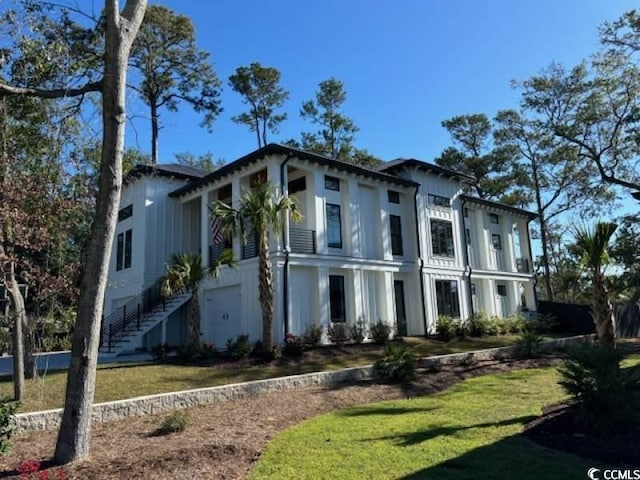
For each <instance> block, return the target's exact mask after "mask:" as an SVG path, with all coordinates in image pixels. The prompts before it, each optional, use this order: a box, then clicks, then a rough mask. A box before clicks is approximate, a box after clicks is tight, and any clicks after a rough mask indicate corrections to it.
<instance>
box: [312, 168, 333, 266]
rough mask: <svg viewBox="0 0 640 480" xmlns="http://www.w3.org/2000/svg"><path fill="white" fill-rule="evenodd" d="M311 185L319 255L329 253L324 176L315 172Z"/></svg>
mask: <svg viewBox="0 0 640 480" xmlns="http://www.w3.org/2000/svg"><path fill="white" fill-rule="evenodd" d="M310 177H311V178H310V182H309V183H310V184H311V186H312V188H313V191H312V192H311V194H312V195H313V198H314V200H313V205H314V210H315V231H316V249H317V252H318V254H320V255H326V254H327V253H329V249H328V247H327V220H326V211H325V201H324V197H325V192H324V174H323V173H321V172H318V171H317V170H314V171H313V172H312V173H311V175H310Z"/></svg>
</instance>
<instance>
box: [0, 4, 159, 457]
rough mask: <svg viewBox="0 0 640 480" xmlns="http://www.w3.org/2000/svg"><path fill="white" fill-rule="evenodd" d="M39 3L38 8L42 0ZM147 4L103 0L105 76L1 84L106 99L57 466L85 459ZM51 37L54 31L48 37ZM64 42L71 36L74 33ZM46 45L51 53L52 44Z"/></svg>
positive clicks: (35, 93)
mask: <svg viewBox="0 0 640 480" xmlns="http://www.w3.org/2000/svg"><path fill="white" fill-rule="evenodd" d="M35 5H36V7H39V5H38V3H37V2H35ZM146 6H147V2H146V0H127V1H126V3H125V5H124V8H123V9H122V10H120V6H119V2H118V0H105V8H104V55H103V57H102V58H103V62H104V63H103V68H102V76H101V78H99V79H98V80H95V79H93V78H91V79H89V80H88V81H87V79H86V77H84V79H85V82H86V83H84V84H81V85H79V86H75V85H74V86H70V84H69V77H68V76H66V75H63V81H62V82H60V83H58V85H57V86H55V87H52V88H48V87H50V86H51V85H49V84H47V85H45V87H42V86H41V85H36V86H33V85H29V84H28V83H27V84H26V85H8V84H6V83H0V96H7V95H20V96H32V97H40V98H60V97H73V96H76V97H81V96H83V95H86V94H87V93H89V92H100V93H101V99H102V102H101V106H102V124H103V129H102V135H103V141H102V161H101V164H100V177H99V189H98V196H97V201H96V216H95V221H94V223H93V227H92V230H91V237H90V238H91V240H90V243H89V246H88V249H87V250H88V252H87V253H88V255H87V258H89V259H91V260H90V261H87V262H86V264H85V267H84V270H83V274H82V280H81V295H80V301H79V306H78V315H77V322H76V325H75V328H74V332H73V337H72V349H71V364H70V367H69V375H68V378H67V387H66V394H65V406H64V412H63V415H62V421H61V426H60V431H59V433H58V441H57V444H56V452H55V459H56V460H57V461H58V462H60V463H67V462H69V461H72V460H76V459H80V458H83V457H85V456H87V454H88V452H89V445H90V433H91V407H92V404H93V395H94V390H95V375H96V363H97V357H98V345H99V339H100V322H101V318H102V302H103V298H104V292H105V287H106V280H107V273H108V264H109V257H110V251H111V245H112V243H113V237H114V232H115V226H116V221H117V215H118V204H119V200H120V191H121V186H122V151H123V144H124V131H125V124H126V108H125V97H126V95H125V94H126V78H127V63H128V59H129V54H130V51H131V45H132V43H133V41H134V39H135V37H136V35H137V33H138V29H139V27H140V24H141V23H142V19H143V17H144V13H145V10H146ZM40 7H41V6H40ZM53 26H54V27H55V26H56V25H53ZM84 30H86V29H84ZM58 32H59V30H56V29H54V30H49V31H45V32H42V31H32V32H31V33H32V37H37V36H39V37H38V38H39V39H41V40H42V39H43V38H46V39H47V40H48V42H49V44H50V43H51V42H52V40H54V39H58V38H59V37H58ZM43 33H45V35H43ZM46 34H50V35H49V36H48V38H47V35H46ZM62 40H67V41H69V38H68V37H66V38H63V39H62ZM44 44H45V43H44V42H43V43H41V45H44ZM60 44H61V45H65V42H64V41H61V42H60ZM43 50H44V51H49V50H52V51H54V50H53V49H51V48H48V49H43ZM73 53H74V55H71V56H69V57H67V58H68V62H69V63H75V68H74V69H73V71H74V72H80V71H81V70H83V67H84V63H83V61H84V60H85V58H84V57H82V52H80V51H74V52H73ZM40 65H45V66H47V67H52V65H50V62H42V63H40ZM36 66H37V65H36ZM53 66H60V65H59V64H58V65H55V64H54V65H53ZM62 73H63V74H64V73H65V72H64V71H63V72H62ZM79 78H83V77H82V76H80V77H79Z"/></svg>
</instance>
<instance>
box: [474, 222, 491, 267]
mask: <svg viewBox="0 0 640 480" xmlns="http://www.w3.org/2000/svg"><path fill="white" fill-rule="evenodd" d="M472 212H473V214H474V215H475V216H476V221H475V224H476V236H477V238H478V251H477V252H476V262H477V268H480V269H482V270H488V269H489V268H490V267H489V266H490V265H491V262H490V259H491V256H492V254H493V250H492V248H491V242H490V238H488V235H489V232H488V231H487V229H486V228H485V222H484V211H482V210H472Z"/></svg>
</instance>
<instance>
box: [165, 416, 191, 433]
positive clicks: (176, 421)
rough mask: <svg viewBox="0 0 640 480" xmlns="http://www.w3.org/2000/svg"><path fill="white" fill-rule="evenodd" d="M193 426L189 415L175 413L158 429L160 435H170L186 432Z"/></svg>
mask: <svg viewBox="0 0 640 480" xmlns="http://www.w3.org/2000/svg"><path fill="white" fill-rule="evenodd" d="M189 425H191V419H190V418H189V415H187V414H186V413H184V412H174V413H172V414H171V415H169V416H168V417H167V418H165V419H164V420H163V421H162V423H161V424H160V427H158V430H157V433H158V435H168V434H170V433H176V432H184V431H185V430H186V429H187V427H188V426H189Z"/></svg>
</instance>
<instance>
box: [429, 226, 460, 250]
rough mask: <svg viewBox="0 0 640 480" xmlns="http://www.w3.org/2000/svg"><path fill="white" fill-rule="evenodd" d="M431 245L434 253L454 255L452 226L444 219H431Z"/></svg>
mask: <svg viewBox="0 0 640 480" xmlns="http://www.w3.org/2000/svg"><path fill="white" fill-rule="evenodd" d="M431 247H432V250H433V254H434V255H442V256H445V257H454V256H455V251H454V249H453V226H452V224H451V222H448V221H446V220H431Z"/></svg>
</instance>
